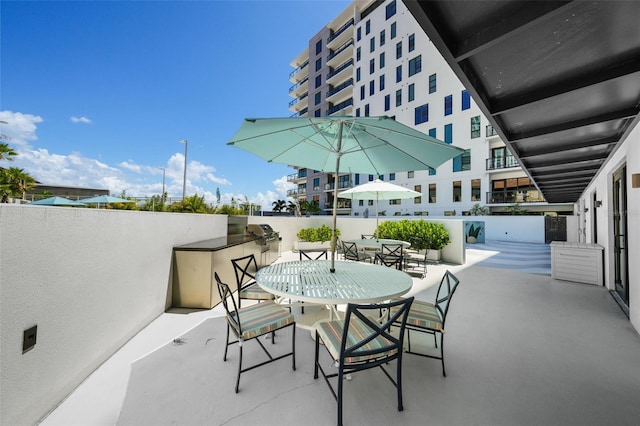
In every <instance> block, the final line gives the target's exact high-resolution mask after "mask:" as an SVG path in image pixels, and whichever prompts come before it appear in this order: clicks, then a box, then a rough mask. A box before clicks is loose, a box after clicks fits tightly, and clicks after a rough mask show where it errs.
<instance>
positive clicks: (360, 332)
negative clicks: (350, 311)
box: [316, 317, 398, 364]
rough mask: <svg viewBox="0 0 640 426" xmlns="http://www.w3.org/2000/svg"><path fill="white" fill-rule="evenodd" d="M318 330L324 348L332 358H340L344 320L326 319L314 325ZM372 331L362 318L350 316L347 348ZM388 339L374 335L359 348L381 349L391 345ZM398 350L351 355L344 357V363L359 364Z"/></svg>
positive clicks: (386, 355) (392, 353) (384, 356)
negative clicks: (373, 337) (372, 338)
mask: <svg viewBox="0 0 640 426" xmlns="http://www.w3.org/2000/svg"><path fill="white" fill-rule="evenodd" d="M316 330H317V331H318V335H319V336H320V337H321V338H322V342H324V344H325V346H326V348H327V349H328V350H329V353H330V354H331V356H332V357H333V359H334V360H339V359H340V344H341V342H342V333H343V330H344V321H328V322H321V323H319V324H318V326H317V327H316ZM371 333H372V330H371V328H369V327H368V326H366V325H365V324H364V323H363V322H362V320H360V319H358V318H356V317H352V318H351V321H350V322H349V333H348V334H347V339H348V341H347V345H346V347H347V348H349V347H350V346H351V345H353V344H354V343H357V342H359V341H361V340H363V339H364V338H365V337H366V336H368V335H370V334H371ZM391 344H392V342H390V341H389V340H388V339H385V338H384V337H382V336H378V337H376V338H375V339H374V340H372V341H371V342H369V343H367V344H366V345H364V346H363V347H362V348H360V349H359V350H362V351H367V350H376V349H381V348H384V347H386V346H389V345H391ZM397 352H398V351H397V350H396V349H395V348H394V349H392V350H390V351H387V352H383V353H377V354H370V355H363V356H353V357H347V358H345V364H359V363H365V362H367V361H370V360H373V359H376V358H386V357H388V356H392V355H395V354H396V353H397Z"/></svg>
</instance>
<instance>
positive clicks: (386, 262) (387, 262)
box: [373, 253, 403, 271]
mask: <svg viewBox="0 0 640 426" xmlns="http://www.w3.org/2000/svg"><path fill="white" fill-rule="evenodd" d="M373 263H377V264H380V265H383V266H388V267H390V268H396V269H397V270H399V271H401V270H402V265H403V262H402V257H400V256H383V255H382V253H376V257H375V258H374V260H373Z"/></svg>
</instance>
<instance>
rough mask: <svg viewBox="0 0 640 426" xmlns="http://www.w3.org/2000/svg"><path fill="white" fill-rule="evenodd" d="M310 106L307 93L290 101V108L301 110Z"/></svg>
mask: <svg viewBox="0 0 640 426" xmlns="http://www.w3.org/2000/svg"><path fill="white" fill-rule="evenodd" d="M308 106H309V94H308V93H305V94H304V95H302V96H301V97H299V98H297V99H294V100H292V101H291V102H289V110H291V111H295V112H300V111H302V110H303V109H304V108H307V107H308Z"/></svg>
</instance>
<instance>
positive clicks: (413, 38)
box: [409, 34, 416, 52]
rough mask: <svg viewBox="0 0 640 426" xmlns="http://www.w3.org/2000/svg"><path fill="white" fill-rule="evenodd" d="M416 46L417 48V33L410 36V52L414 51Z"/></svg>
mask: <svg viewBox="0 0 640 426" xmlns="http://www.w3.org/2000/svg"><path fill="white" fill-rule="evenodd" d="M415 48H416V35H415V34H411V35H410V36H409V52H413V50H414V49H415Z"/></svg>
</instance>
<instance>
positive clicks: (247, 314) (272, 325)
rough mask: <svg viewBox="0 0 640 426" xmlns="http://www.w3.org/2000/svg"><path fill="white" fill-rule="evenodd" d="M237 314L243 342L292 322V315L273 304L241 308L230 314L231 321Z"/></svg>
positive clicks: (265, 303) (267, 303) (259, 304)
mask: <svg viewBox="0 0 640 426" xmlns="http://www.w3.org/2000/svg"><path fill="white" fill-rule="evenodd" d="M237 314H239V315H240V324H241V325H242V338H243V339H244V340H249V339H253V338H254V337H257V336H261V335H263V334H267V333H270V332H272V331H273V330H277V329H279V328H282V327H285V326H287V325H289V324H292V323H293V322H294V319H293V315H291V314H290V313H289V312H288V311H285V310H284V309H282V308H281V307H280V306H279V305H276V304H275V303H273V302H263V303H258V304H255V305H252V306H247V307H246V308H241V309H239V310H238V313H235V312H233V313H231V317H232V320H235V315H237Z"/></svg>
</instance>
